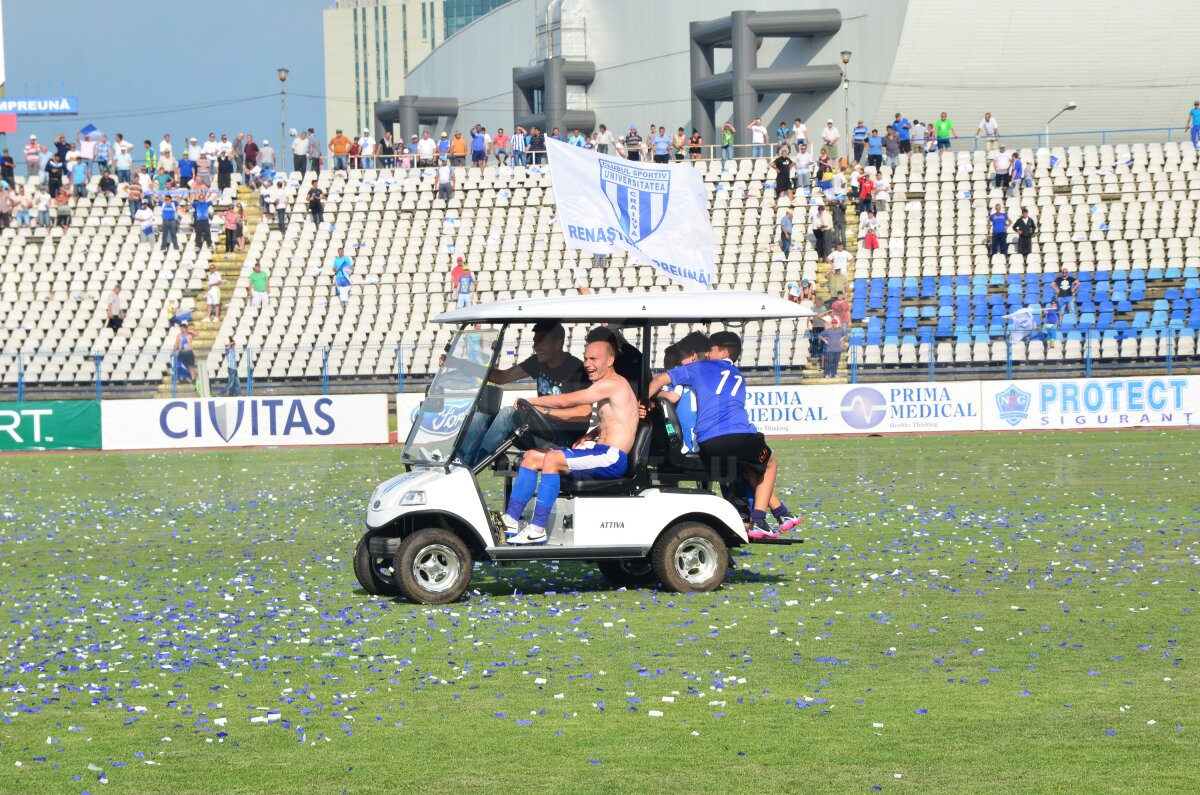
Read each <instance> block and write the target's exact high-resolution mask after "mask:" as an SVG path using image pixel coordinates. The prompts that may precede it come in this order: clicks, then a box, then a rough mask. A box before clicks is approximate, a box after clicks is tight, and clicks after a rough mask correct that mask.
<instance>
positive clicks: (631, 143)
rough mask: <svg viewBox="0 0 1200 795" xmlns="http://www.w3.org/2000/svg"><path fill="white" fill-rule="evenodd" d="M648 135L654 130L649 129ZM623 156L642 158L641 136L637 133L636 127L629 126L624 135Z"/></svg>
mask: <svg viewBox="0 0 1200 795" xmlns="http://www.w3.org/2000/svg"><path fill="white" fill-rule="evenodd" d="M650 135H651V136H653V135H654V130H651V131H650ZM625 156H626V157H627V158H629V159H630V160H634V161H640V160H641V159H642V136H640V135H638V131H637V127H630V128H629V134H628V135H626V136H625Z"/></svg>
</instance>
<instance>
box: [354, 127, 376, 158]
mask: <svg viewBox="0 0 1200 795" xmlns="http://www.w3.org/2000/svg"><path fill="white" fill-rule="evenodd" d="M358 156H359V158H361V163H362V168H375V139H374V138H373V137H372V136H371V131H370V130H368V129H367V128H365V127H364V128H363V131H362V135H361V136H359V139H358Z"/></svg>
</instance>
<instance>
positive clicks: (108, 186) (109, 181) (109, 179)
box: [99, 172, 117, 196]
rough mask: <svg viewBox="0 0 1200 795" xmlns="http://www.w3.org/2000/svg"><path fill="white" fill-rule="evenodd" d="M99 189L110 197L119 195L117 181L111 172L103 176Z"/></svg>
mask: <svg viewBox="0 0 1200 795" xmlns="http://www.w3.org/2000/svg"><path fill="white" fill-rule="evenodd" d="M99 187H100V192H101V193H103V194H107V195H108V196H116V195H117V181H116V180H115V179H113V175H112V173H110V172H105V173H104V174H103V175H101V177H100V186H99Z"/></svg>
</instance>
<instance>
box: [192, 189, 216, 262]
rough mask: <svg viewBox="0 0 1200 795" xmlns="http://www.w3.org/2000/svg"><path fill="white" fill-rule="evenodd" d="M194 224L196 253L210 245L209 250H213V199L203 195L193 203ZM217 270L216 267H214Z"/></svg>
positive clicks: (205, 194)
mask: <svg viewBox="0 0 1200 795" xmlns="http://www.w3.org/2000/svg"><path fill="white" fill-rule="evenodd" d="M192 213H193V217H192V223H193V224H194V225H195V229H194V236H195V238H196V251H200V249H201V248H202V247H203V246H204V244H206V243H207V244H208V250H209V251H212V250H213V242H212V198H211V197H210V196H209V195H208V194H207V193H202V194H201V195H200V196H199V197H198V198H196V199H194V200H193V201H192ZM213 267H214V268H215V267H216V265H213Z"/></svg>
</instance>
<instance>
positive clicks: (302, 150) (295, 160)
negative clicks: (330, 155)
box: [292, 130, 309, 178]
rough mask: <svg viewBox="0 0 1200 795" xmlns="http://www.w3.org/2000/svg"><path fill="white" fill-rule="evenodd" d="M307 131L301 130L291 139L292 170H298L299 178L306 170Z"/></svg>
mask: <svg viewBox="0 0 1200 795" xmlns="http://www.w3.org/2000/svg"><path fill="white" fill-rule="evenodd" d="M308 149H309V142H308V132H306V131H305V130H301V131H300V134H299V135H297V136H296V137H295V138H293V139H292V170H293V171H299V172H300V176H301V178H303V177H304V175H305V173H306V172H307V171H308Z"/></svg>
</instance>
